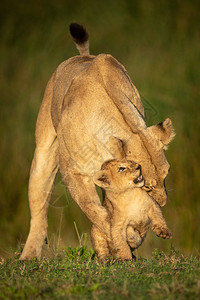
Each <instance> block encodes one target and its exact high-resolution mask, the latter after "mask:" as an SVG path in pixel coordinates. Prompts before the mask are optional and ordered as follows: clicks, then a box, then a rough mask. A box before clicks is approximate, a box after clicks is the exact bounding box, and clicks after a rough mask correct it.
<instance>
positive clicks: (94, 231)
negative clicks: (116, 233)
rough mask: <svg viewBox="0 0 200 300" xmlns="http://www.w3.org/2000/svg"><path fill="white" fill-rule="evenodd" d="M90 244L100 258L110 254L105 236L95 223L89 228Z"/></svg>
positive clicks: (102, 258)
mask: <svg viewBox="0 0 200 300" xmlns="http://www.w3.org/2000/svg"><path fill="white" fill-rule="evenodd" d="M91 240H92V246H93V248H94V250H95V252H96V254H97V256H98V258H99V259H100V260H104V259H106V258H108V257H109V256H110V251H109V245H108V241H107V239H106V236H105V235H104V234H103V233H102V232H101V231H100V230H99V228H98V227H96V226H95V225H93V226H92V228H91Z"/></svg>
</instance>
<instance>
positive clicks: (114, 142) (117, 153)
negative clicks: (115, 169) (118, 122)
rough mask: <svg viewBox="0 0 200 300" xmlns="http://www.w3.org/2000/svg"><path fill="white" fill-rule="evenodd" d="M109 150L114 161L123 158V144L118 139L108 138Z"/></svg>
mask: <svg viewBox="0 0 200 300" xmlns="http://www.w3.org/2000/svg"><path fill="white" fill-rule="evenodd" d="M109 149H110V153H111V154H112V156H113V157H114V159H123V158H125V152H124V148H123V142H122V141H121V140H120V139H118V138H116V137H115V136H111V137H110V138H109Z"/></svg>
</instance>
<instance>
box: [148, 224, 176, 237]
mask: <svg viewBox="0 0 200 300" xmlns="http://www.w3.org/2000/svg"><path fill="white" fill-rule="evenodd" d="M152 229H153V231H154V232H155V233H156V235H157V236H158V237H161V238H163V239H170V238H172V232H171V231H170V230H169V228H167V227H160V226H158V225H154V226H153V228H152Z"/></svg>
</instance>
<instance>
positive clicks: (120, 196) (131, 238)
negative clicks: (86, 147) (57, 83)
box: [91, 159, 172, 260]
mask: <svg viewBox="0 0 200 300" xmlns="http://www.w3.org/2000/svg"><path fill="white" fill-rule="evenodd" d="M93 179H94V183H95V184H96V185H98V186H100V187H101V188H103V189H104V190H105V201H104V203H103V205H104V207H106V209H107V210H108V213H109V217H110V222H111V237H112V240H111V241H108V240H107V238H106V236H105V235H104V234H103V233H101V231H100V230H99V229H98V228H97V227H96V226H95V225H93V226H92V231H91V237H92V244H93V247H94V250H95V251H96V253H97V256H98V257H99V258H100V259H103V258H105V257H108V256H110V255H115V256H116V257H117V258H118V259H119V260H128V259H132V252H131V249H132V250H134V249H136V248H138V247H139V246H140V245H141V243H142V242H143V240H144V238H145V236H146V234H147V231H148V229H149V227H150V223H152V229H153V231H154V232H155V233H156V234H157V236H159V237H162V238H164V239H165V238H170V237H171V236H172V234H171V232H170V230H169V229H168V227H167V224H166V221H165V219H164V217H163V214H162V211H161V209H160V206H159V205H158V204H157V203H156V202H155V201H154V200H153V199H152V198H151V197H150V196H149V195H148V194H147V192H145V191H144V190H142V189H141V187H142V186H143V185H144V179H143V177H142V174H141V167H140V165H139V164H137V163H135V162H133V161H130V160H126V159H122V160H119V159H113V160H109V161H107V162H104V163H103V165H102V167H101V170H100V171H99V172H97V173H96V174H95V176H94V178H93Z"/></svg>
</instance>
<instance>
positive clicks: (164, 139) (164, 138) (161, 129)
mask: <svg viewBox="0 0 200 300" xmlns="http://www.w3.org/2000/svg"><path fill="white" fill-rule="evenodd" d="M149 130H151V132H152V133H153V135H154V136H156V137H157V139H158V140H159V142H160V143H161V148H163V149H164V150H167V145H168V144H169V143H170V142H171V141H172V140H173V138H174V137H175V135H176V133H175V131H174V129H173V126H172V121H171V120H170V119H169V118H167V119H165V120H164V121H163V122H161V123H159V124H157V125H154V126H151V127H149Z"/></svg>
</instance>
